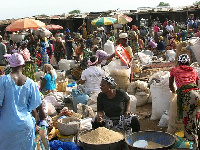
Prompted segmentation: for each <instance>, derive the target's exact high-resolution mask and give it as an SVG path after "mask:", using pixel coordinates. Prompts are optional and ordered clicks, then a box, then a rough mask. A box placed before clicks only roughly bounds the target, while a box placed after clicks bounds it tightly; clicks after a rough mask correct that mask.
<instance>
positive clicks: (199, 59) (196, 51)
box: [190, 40, 200, 63]
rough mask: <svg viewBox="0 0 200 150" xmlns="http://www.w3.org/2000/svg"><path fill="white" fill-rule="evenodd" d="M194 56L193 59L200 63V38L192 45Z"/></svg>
mask: <svg viewBox="0 0 200 150" xmlns="http://www.w3.org/2000/svg"><path fill="white" fill-rule="evenodd" d="M190 48H191V50H192V52H193V54H194V57H195V58H193V60H196V61H197V62H198V63H200V50H199V49H200V41H199V40H198V42H196V43H194V45H192V46H190Z"/></svg>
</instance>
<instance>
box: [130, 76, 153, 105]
mask: <svg viewBox="0 0 200 150" xmlns="http://www.w3.org/2000/svg"><path fill="white" fill-rule="evenodd" d="M127 92H128V94H131V95H134V96H135V97H136V99H137V103H136V106H142V105H144V104H146V103H147V102H148V98H149V93H150V91H149V88H148V84H147V82H145V81H140V80H137V81H135V82H131V83H130V84H129V85H128V88H127Z"/></svg>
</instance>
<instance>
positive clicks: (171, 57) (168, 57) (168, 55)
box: [166, 50, 176, 62]
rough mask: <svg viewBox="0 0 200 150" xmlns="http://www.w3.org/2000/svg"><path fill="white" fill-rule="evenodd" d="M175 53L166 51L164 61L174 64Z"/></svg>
mask: <svg viewBox="0 0 200 150" xmlns="http://www.w3.org/2000/svg"><path fill="white" fill-rule="evenodd" d="M175 55H176V53H175V51H174V50H167V51H166V60H167V61H171V62H174V61H175Z"/></svg>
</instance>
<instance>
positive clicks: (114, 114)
mask: <svg viewBox="0 0 200 150" xmlns="http://www.w3.org/2000/svg"><path fill="white" fill-rule="evenodd" d="M115 86H116V83H115V81H114V79H113V78H112V77H104V78H103V79H102V81H101V93H99V95H98V97H97V116H96V118H95V120H94V121H93V122H92V125H93V128H98V127H100V126H106V127H114V126H117V127H118V128H120V129H124V130H126V129H129V128H132V132H137V131H139V130H140V124H139V121H138V118H137V116H136V115H134V114H132V113H131V112H130V104H131V102H130V97H129V96H128V95H127V94H126V92H124V91H123V90H121V89H116V88H115ZM123 116H124V117H123ZM124 120H125V121H126V123H127V125H125V126H123V125H122V121H124ZM120 122H121V123H120Z"/></svg>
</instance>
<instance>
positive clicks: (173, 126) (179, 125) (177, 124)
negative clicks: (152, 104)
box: [167, 94, 184, 134]
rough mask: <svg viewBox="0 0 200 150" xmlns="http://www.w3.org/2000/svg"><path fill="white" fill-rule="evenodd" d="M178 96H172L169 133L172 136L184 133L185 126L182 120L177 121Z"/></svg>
mask: <svg viewBox="0 0 200 150" xmlns="http://www.w3.org/2000/svg"><path fill="white" fill-rule="evenodd" d="M176 117H177V95H176V94H172V97H171V101H170V108H169V123H168V128H167V132H168V133H171V134H175V133H176V132H179V131H184V124H183V122H182V120H180V121H177V119H176Z"/></svg>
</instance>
